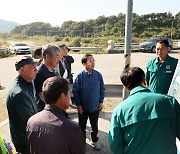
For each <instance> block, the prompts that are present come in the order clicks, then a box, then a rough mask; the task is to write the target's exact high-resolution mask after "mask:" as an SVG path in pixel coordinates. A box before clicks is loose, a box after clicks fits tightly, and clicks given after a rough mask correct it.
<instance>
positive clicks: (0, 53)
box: [0, 51, 14, 58]
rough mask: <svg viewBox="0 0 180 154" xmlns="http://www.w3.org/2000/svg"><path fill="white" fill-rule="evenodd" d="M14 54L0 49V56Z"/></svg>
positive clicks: (4, 56)
mask: <svg viewBox="0 0 180 154" xmlns="http://www.w3.org/2000/svg"><path fill="white" fill-rule="evenodd" d="M12 55H14V54H13V53H12V52H11V51H0V58H6V57H10V56H12Z"/></svg>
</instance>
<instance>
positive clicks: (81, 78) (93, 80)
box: [73, 70, 105, 113]
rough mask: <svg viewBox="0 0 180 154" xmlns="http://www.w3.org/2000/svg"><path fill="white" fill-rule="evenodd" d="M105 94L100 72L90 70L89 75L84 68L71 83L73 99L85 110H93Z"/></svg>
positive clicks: (101, 101)
mask: <svg viewBox="0 0 180 154" xmlns="http://www.w3.org/2000/svg"><path fill="white" fill-rule="evenodd" d="M104 94H105V88H104V82H103V78H102V75H101V73H99V72H98V71H96V70H92V73H91V75H90V74H88V72H87V71H86V70H83V71H82V72H81V73H79V74H78V76H77V78H76V79H75V82H74V84H73V95H74V101H75V103H76V105H77V106H80V105H81V106H82V108H83V110H84V111H85V112H89V113H91V112H94V111H97V110H98V109H99V104H100V103H103V100H104Z"/></svg>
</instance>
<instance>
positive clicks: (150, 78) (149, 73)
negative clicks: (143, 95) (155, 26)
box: [146, 39, 178, 94]
mask: <svg viewBox="0 0 180 154" xmlns="http://www.w3.org/2000/svg"><path fill="white" fill-rule="evenodd" d="M168 47H169V42H168V40H163V39H161V40H158V41H157V42H156V54H157V57H156V58H153V59H151V60H150V61H149V62H148V64H147V66H146V81H147V85H148V86H149V89H150V90H151V91H152V92H156V93H162V94H167V93H168V90H169V86H170V84H171V81H172V78H173V75H174V72H175V69H176V65H177V62H178V59H176V58H173V57H170V56H169V55H168Z"/></svg>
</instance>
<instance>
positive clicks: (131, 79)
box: [120, 67, 145, 90]
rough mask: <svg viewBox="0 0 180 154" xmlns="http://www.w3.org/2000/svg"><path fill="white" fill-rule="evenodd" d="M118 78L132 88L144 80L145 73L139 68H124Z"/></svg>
mask: <svg viewBox="0 0 180 154" xmlns="http://www.w3.org/2000/svg"><path fill="white" fill-rule="evenodd" d="M120 79H121V82H122V83H123V85H124V86H125V87H126V88H128V89H129V90H132V89H133V88H135V87H137V86H139V85H142V82H143V81H144V80H145V74H144V71H143V70H142V69H141V68H139V67H131V68H130V69H124V71H123V72H122V74H121V77H120Z"/></svg>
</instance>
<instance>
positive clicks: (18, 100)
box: [7, 76, 38, 146]
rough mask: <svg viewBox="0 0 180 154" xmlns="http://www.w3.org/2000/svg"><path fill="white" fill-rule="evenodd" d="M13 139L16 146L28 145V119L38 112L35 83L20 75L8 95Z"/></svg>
mask: <svg viewBox="0 0 180 154" xmlns="http://www.w3.org/2000/svg"><path fill="white" fill-rule="evenodd" d="M7 109H8V116H9V124H10V132H11V137H12V141H13V143H14V144H15V145H16V146H28V142H27V136H26V124H27V121H28V119H29V118H30V117H31V116H32V115H34V114H35V113H37V112H38V107H37V104H36V103H35V99H34V94H33V85H32V83H31V82H27V81H25V80H24V79H23V78H22V77H21V76H18V77H17V78H16V79H15V81H14V83H13V85H12V87H11V90H10V91H9V94H8V97H7Z"/></svg>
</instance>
